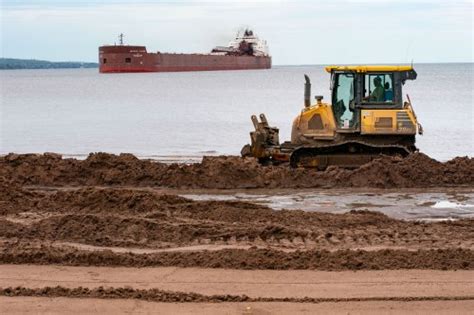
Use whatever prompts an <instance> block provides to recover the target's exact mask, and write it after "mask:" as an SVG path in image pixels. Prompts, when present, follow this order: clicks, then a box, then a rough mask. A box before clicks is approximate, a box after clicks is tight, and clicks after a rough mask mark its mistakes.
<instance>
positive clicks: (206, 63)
mask: <svg viewBox="0 0 474 315" xmlns="http://www.w3.org/2000/svg"><path fill="white" fill-rule="evenodd" d="M271 66H272V60H271V57H269V56H231V55H216V54H171V53H160V52H158V53H148V52H147V51H146V48H145V47H144V46H102V47H99V72H101V73H127V72H180V71H216V70H249V69H269V68H271Z"/></svg>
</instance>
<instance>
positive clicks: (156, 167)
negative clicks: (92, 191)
mask: <svg viewBox="0 0 474 315" xmlns="http://www.w3.org/2000/svg"><path fill="white" fill-rule="evenodd" d="M0 176H3V177H5V178H6V179H7V180H13V181H15V182H17V183H19V184H28V185H49V186H63V185H68V186H71V185H72V186H74V185H134V186H162V187H173V188H215V189H231V188H299V187H306V188H310V187H326V188H330V187H383V188H392V187H395V188H396V187H432V186H435V187H444V186H463V185H464V186H466V185H471V186H472V185H473V184H474V159H472V158H468V157H459V158H455V159H453V160H451V161H448V162H445V163H441V162H437V161H435V160H433V159H431V158H429V157H428V156H426V155H424V154H421V153H416V154H412V155H410V156H409V157H407V158H405V159H400V158H394V157H381V158H380V159H376V160H374V161H372V162H370V163H367V164H365V165H363V166H362V167H360V168H358V169H356V170H345V169H340V168H337V167H330V168H328V169H327V170H326V171H324V172H319V171H316V170H308V169H291V168H289V167H288V166H285V165H282V166H268V167H264V166H261V165H259V164H258V163H257V162H256V161H255V160H254V159H242V158H240V157H235V156H223V157H205V158H204V159H203V161H202V163H197V164H191V165H185V164H172V165H167V164H162V163H157V162H152V161H149V160H139V159H137V158H136V157H134V156H133V155H130V154H121V155H112V154H106V153H95V154H90V155H89V157H88V158H87V159H85V160H83V161H79V160H75V159H62V158H61V156H59V155H56V154H43V155H18V154H9V155H7V156H4V157H1V158H0Z"/></svg>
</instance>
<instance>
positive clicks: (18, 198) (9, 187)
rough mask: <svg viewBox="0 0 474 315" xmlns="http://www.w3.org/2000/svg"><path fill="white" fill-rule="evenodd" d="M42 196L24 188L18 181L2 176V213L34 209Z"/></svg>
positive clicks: (0, 180) (0, 204) (0, 191)
mask: <svg viewBox="0 0 474 315" xmlns="http://www.w3.org/2000/svg"><path fill="white" fill-rule="evenodd" d="M39 198H40V196H39V195H38V194H36V193H34V192H31V191H27V190H23V189H22V187H21V186H20V185H18V184H17V183H15V182H13V181H11V180H6V179H5V178H3V177H0V215H6V214H11V213H19V212H24V211H29V210H31V209H34V207H35V205H36V202H37V201H38V200H39Z"/></svg>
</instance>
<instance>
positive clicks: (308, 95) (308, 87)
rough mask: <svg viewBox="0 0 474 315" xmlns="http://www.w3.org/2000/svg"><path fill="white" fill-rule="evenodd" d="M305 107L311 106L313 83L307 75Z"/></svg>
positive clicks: (305, 76)
mask: <svg viewBox="0 0 474 315" xmlns="http://www.w3.org/2000/svg"><path fill="white" fill-rule="evenodd" d="M304 80H305V83H304V107H309V106H311V81H310V80H309V77H308V76H307V75H306V74H305V75H304Z"/></svg>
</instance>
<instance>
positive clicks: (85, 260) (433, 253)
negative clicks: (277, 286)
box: [0, 243, 474, 271]
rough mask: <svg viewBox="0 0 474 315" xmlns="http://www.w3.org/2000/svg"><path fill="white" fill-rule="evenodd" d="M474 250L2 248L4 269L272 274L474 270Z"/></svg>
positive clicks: (0, 257) (18, 245)
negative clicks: (202, 270)
mask: <svg viewBox="0 0 474 315" xmlns="http://www.w3.org/2000/svg"><path fill="white" fill-rule="evenodd" d="M473 261H474V251H473V250H469V249H460V248H459V249H437V250H434V249H433V250H417V251H408V250H391V249H384V250H377V251H364V250H357V251H355V250H338V251H327V250H306V251H293V252H285V251H280V250H272V249H257V248H250V249H246V250H245V249H223V250H218V251H189V252H188V251H182V252H180V251H176V252H162V253H156V254H132V253H114V252H112V251H110V250H103V251H88V250H78V249H73V248H69V247H67V246H63V247H60V248H57V247H52V246H46V245H43V244H40V245H37V244H29V243H4V244H3V245H2V252H1V253H0V263H2V264H38V265H50V264H54V265H67V266H123V267H165V266H175V267H201V268H231V269H273V270H294V269H311V270H328V271H340V270H384V269H391V270H395V269H436V270H459V269H464V270H474V263H473Z"/></svg>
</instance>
